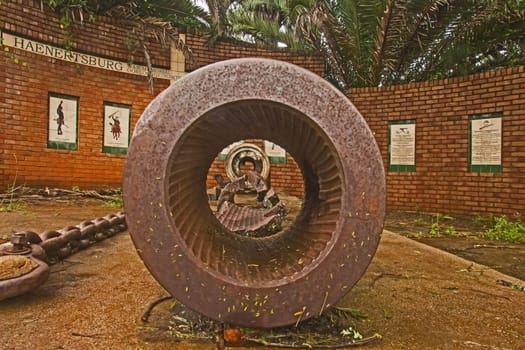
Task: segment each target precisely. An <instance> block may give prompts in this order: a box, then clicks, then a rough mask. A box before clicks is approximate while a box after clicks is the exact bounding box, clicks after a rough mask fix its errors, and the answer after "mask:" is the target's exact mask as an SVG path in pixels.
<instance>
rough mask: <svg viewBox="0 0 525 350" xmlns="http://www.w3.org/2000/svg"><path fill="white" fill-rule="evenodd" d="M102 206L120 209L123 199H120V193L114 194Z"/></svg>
mask: <svg viewBox="0 0 525 350" xmlns="http://www.w3.org/2000/svg"><path fill="white" fill-rule="evenodd" d="M104 206H105V207H106V208H111V209H120V208H122V207H124V200H123V199H122V196H121V195H119V196H114V197H113V198H112V199H110V200H107V201H106V202H104Z"/></svg>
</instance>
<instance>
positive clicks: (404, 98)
mask: <svg viewBox="0 0 525 350" xmlns="http://www.w3.org/2000/svg"><path fill="white" fill-rule="evenodd" d="M350 95H351V100H352V101H353V103H354V104H355V105H356V107H357V108H358V109H359V110H360V112H361V113H362V115H363V116H365V118H366V119H367V121H368V123H369V125H370V127H371V129H372V131H373V132H374V133H375V137H376V140H377V142H378V144H379V147H380V149H381V153H382V155H383V161H384V162H385V167H386V166H387V164H388V163H387V155H388V150H387V147H388V123H389V121H396V120H415V121H416V171H415V172H392V171H388V169H387V190H388V193H387V198H388V201H387V205H388V207H389V208H402V209H408V210H416V209H421V210H424V211H432V212H439V213H468V214H476V213H484V214H486V213H493V214H508V215H512V214H515V213H517V212H519V213H521V214H522V215H523V214H525V204H524V203H525V67H515V68H508V69H502V70H497V71H492V72H487V73H482V74H476V75H471V76H465V77H460V78H453V79H448V80H439V81H430V82H424V83H417V84H416V83H413V84H407V85H399V86H390V87H384V88H361V89H353V90H351V91H350ZM492 112H502V113H503V119H502V120H503V139H502V142H503V143H502V148H503V149H502V172H501V173H477V172H470V171H469V170H468V142H469V141H468V138H469V136H468V125H469V116H470V115H472V114H482V113H492Z"/></svg>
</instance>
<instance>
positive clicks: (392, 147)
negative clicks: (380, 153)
mask: <svg viewBox="0 0 525 350" xmlns="http://www.w3.org/2000/svg"><path fill="white" fill-rule="evenodd" d="M388 170H389V171H393V172H411V171H416V121H415V120H399V121H391V122H389V123H388Z"/></svg>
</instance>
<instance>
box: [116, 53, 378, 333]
mask: <svg viewBox="0 0 525 350" xmlns="http://www.w3.org/2000/svg"><path fill="white" fill-rule="evenodd" d="M226 125H227V127H225V126H226ZM242 139H264V140H269V141H271V142H275V143H277V144H279V145H281V146H282V147H284V148H285V149H286V150H287V151H288V152H289V153H290V154H291V155H292V157H293V158H294V159H295V160H296V161H297V164H298V166H299V167H300V169H301V171H302V174H303V180H304V188H305V197H304V204H303V207H302V209H301V212H300V214H299V216H298V217H297V219H296V220H295V222H294V224H293V225H292V226H291V227H290V228H288V229H286V230H284V231H282V232H280V233H277V234H275V235H272V236H269V237H264V238H251V237H242V236H240V235H237V234H235V233H232V232H229V231H228V230H227V229H225V228H224V227H223V226H222V225H221V224H220V223H219V221H217V219H216V218H215V216H214V214H213V213H212V212H211V210H210V209H209V205H208V198H207V194H206V186H205V184H206V176H207V172H208V169H209V167H210V164H211V163H212V161H213V160H214V158H215V157H216V155H217V154H218V153H219V151H221V150H222V149H223V148H224V147H225V146H227V145H229V144H231V143H233V142H234V141H238V140H242ZM123 189H124V203H125V210H126V214H127V219H128V224H129V228H130V232H131V237H132V239H133V242H134V244H135V246H136V249H137V251H138V253H139V254H140V256H141V258H142V259H143V261H144V263H145V264H146V266H147V268H148V269H149V270H150V272H151V273H152V274H153V276H154V277H155V278H156V279H157V281H158V282H159V283H160V284H161V285H162V286H163V287H164V288H165V289H166V290H168V291H169V292H170V293H171V294H172V295H173V296H174V297H175V298H177V299H178V300H179V301H180V302H182V303H184V304H185V305H187V306H189V307H191V308H192V309H194V310H196V311H198V312H200V313H202V314H204V315H207V316H209V317H211V318H213V319H216V320H220V321H223V322H227V323H231V324H235V325H239V326H248V327H276V326H281V325H288V324H294V323H295V322H297V321H299V320H304V319H306V318H309V317H312V316H316V315H319V314H321V313H322V312H323V311H324V310H325V309H327V308H328V307H330V306H332V305H333V304H334V303H336V302H337V301H338V300H340V298H341V297H342V296H344V295H345V294H346V293H347V292H348V291H349V290H350V289H351V287H352V286H353V285H354V284H355V283H356V282H357V281H358V280H359V278H360V277H361V276H362V274H363V273H364V272H365V270H366V268H367V266H368V265H369V263H370V261H371V259H372V257H373V255H374V253H375V251H376V248H377V245H378V242H379V237H380V232H381V230H382V225H383V220H384V214H385V178H384V169H383V163H382V159H381V155H380V153H379V150H378V147H377V145H376V143H375V140H374V137H373V135H372V133H371V131H370V129H369V128H368V126H367V124H366V122H365V120H364V119H363V117H362V116H361V115H360V114H359V113H358V111H357V110H356V109H355V107H354V106H353V105H352V103H351V102H350V101H349V100H348V99H347V98H346V97H345V96H344V95H343V94H342V93H340V92H339V91H338V90H336V89H335V88H334V87H332V86H331V85H330V84H329V83H327V82H326V81H324V80H323V79H321V78H320V77H319V76H317V75H315V74H313V73H311V72H309V71H307V70H304V69H302V68H299V67H297V66H294V65H291V64H288V63H284V62H280V61H274V60H267V59H238V60H230V61H224V62H219V63H215V64H212V65H209V66H206V67H204V68H201V69H199V70H197V71H195V72H193V73H190V74H188V75H187V76H185V77H184V78H182V79H180V80H179V81H177V82H176V83H174V84H173V85H172V86H170V87H169V88H168V89H166V90H165V91H164V92H162V93H161V94H160V95H159V96H158V97H157V98H155V99H154V101H153V102H152V103H151V104H150V105H149V106H148V108H147V109H146V110H145V112H144V114H143V115H142V117H141V119H140V120H139V122H138V123H137V125H136V128H135V131H134V135H133V138H132V141H131V144H130V148H129V151H128V156H127V160H126V164H125V176H124V184H123Z"/></svg>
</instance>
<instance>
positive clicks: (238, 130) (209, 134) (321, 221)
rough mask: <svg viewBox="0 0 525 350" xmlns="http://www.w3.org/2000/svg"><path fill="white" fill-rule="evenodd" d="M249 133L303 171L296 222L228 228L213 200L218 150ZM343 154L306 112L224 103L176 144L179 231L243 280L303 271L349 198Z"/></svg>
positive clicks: (218, 269) (217, 269) (322, 249)
mask: <svg viewBox="0 0 525 350" xmlns="http://www.w3.org/2000/svg"><path fill="white" fill-rule="evenodd" d="M242 139H265V140H269V141H272V142H275V143H277V144H279V145H281V146H282V147H284V148H285V149H286V150H287V151H288V152H289V153H290V154H291V155H292V157H294V159H295V160H296V162H297V164H298V166H299V168H300V169H301V171H302V174H303V181H304V185H305V186H304V187H305V198H304V201H303V207H302V209H301V212H300V213H299V215H298V216H297V218H296V220H295V222H294V224H293V225H292V226H291V227H289V228H287V229H286V230H284V231H282V232H279V233H278V234H275V235H272V236H269V237H265V238H250V237H243V236H240V235H238V234H235V233H232V232H230V231H228V230H227V229H226V228H224V226H222V225H221V224H220V223H219V222H218V220H217V219H216V218H215V216H214V215H213V213H212V212H211V210H210V209H209V205H208V198H207V195H206V189H205V186H206V185H205V184H206V176H207V173H208V170H209V167H210V164H211V163H212V161H213V160H214V158H215V157H216V155H217V154H218V153H219V152H220V151H221V150H222V149H223V148H224V147H225V146H227V145H229V144H231V143H232V142H235V141H238V140H242ZM340 168H341V166H340V163H339V158H338V156H337V154H336V152H335V150H334V148H333V145H332V144H331V142H330V141H329V139H328V137H327V136H326V134H325V133H324V132H323V131H322V130H321V128H319V127H318V126H317V125H316V124H315V123H314V122H312V121H311V120H310V119H309V118H308V117H307V116H305V115H304V114H302V113H301V112H299V111H297V110H295V109H292V108H291V107H289V106H286V105H283V104H280V103H276V102H272V101H263V100H245V101H237V102H233V103H229V104H224V105H222V106H219V107H217V108H215V109H213V110H211V111H209V112H207V113H206V114H204V115H202V116H200V117H199V118H197V120H196V121H195V122H194V123H193V124H192V125H191V126H190V127H189V128H188V129H187V130H186V131H185V132H184V134H183V136H182V137H181V138H180V139H179V141H178V142H177V144H176V145H175V147H174V149H173V151H172V153H171V155H170V163H169V166H168V174H166V175H167V178H168V181H167V183H166V187H165V195H166V196H167V203H168V204H169V210H170V216H171V220H172V226H173V227H174V228H175V229H173V231H174V234H180V235H181V238H182V239H183V240H184V242H185V243H186V246H187V248H188V249H189V250H190V251H191V252H192V253H193V256H192V258H193V259H194V260H195V262H196V263H198V264H202V265H204V266H207V267H208V271H209V272H210V273H213V274H216V275H218V277H220V278H221V279H228V280H230V282H233V283H238V284H250V285H253V286H270V285H272V286H273V285H276V284H280V283H279V281H281V282H282V281H283V279H286V281H287V282H289V281H290V280H293V279H295V278H298V277H299V276H302V275H303V274H304V273H307V272H308V270H309V269H313V268H314V267H315V266H316V265H317V263H318V262H319V261H320V260H321V259H323V257H324V256H326V254H327V253H328V251H329V249H330V246H331V244H333V242H334V241H335V239H333V238H334V235H336V234H337V230H336V226H337V223H338V218H339V215H340V208H341V203H342V188H341V181H342V179H341V178H342V174H341V171H340Z"/></svg>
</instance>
